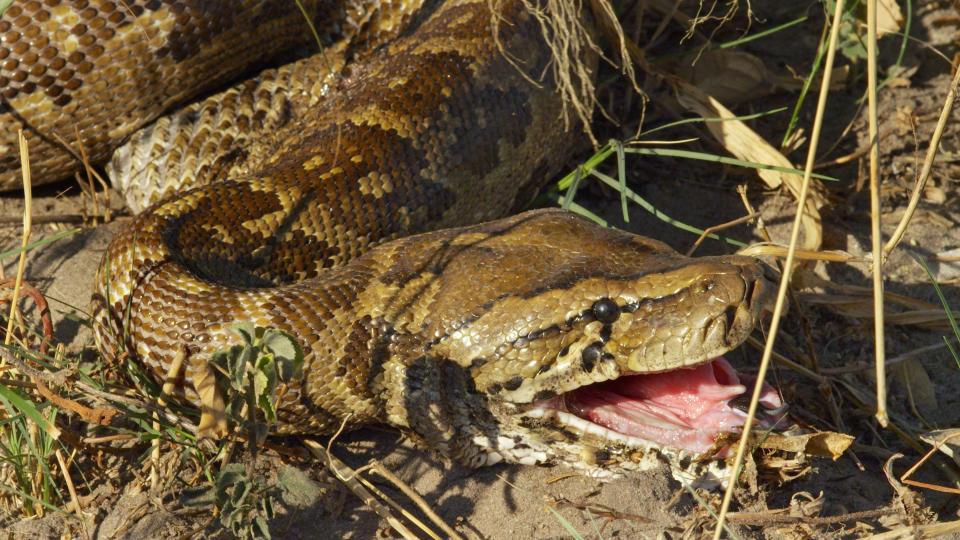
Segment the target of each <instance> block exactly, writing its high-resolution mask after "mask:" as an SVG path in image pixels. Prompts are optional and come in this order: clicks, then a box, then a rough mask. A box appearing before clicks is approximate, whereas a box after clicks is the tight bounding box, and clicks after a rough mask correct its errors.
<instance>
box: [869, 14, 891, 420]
mask: <svg viewBox="0 0 960 540" xmlns="http://www.w3.org/2000/svg"><path fill="white" fill-rule="evenodd" d="M867 117H868V119H869V133H870V236H871V239H872V244H873V246H872V249H871V252H872V253H873V339H874V350H875V352H874V356H875V358H874V361H875V362H876V365H877V370H876V377H877V412H876V418H877V422H879V423H880V425H881V426H883V427H887V423H888V422H889V418H888V416H887V375H886V373H887V371H886V364H885V362H884V358H885V357H886V347H885V344H884V339H883V337H884V331H883V237H882V236H881V233H880V170H879V169H880V141H879V140H878V138H877V137H878V135H879V130H878V129H877V124H878V123H879V120H878V118H877V3H876V2H875V1H873V2H867Z"/></svg>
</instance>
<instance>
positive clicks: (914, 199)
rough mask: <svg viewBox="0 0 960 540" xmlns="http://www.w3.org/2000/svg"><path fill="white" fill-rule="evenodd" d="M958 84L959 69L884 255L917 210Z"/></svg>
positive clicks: (951, 110)
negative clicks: (915, 180) (908, 200)
mask: <svg viewBox="0 0 960 540" xmlns="http://www.w3.org/2000/svg"><path fill="white" fill-rule="evenodd" d="M958 84H960V69H954V73H953V80H952V81H950V88H948V89H947V97H946V99H944V102H943V108H942V109H940V118H939V119H938V120H937V127H936V128H934V130H933V135H931V136H930V144H929V145H928V146H927V155H926V156H925V157H924V159H923V168H922V169H921V170H920V176H919V177H917V183H916V184H914V186H913V192H912V193H911V194H910V202H909V203H908V204H907V209H906V211H904V213H903V217H901V218H900V223H897V228H896V230H894V231H893V234H892V235H890V239H889V240H887V245H885V246H884V247H883V253H884V255H888V254H890V252H891V251H893V248H895V247H897V244H899V243H900V239H901V238H903V233H904V231H906V230H907V224H908V223H909V222H910V218H911V217H913V213H914V211H915V210H916V209H917V204H919V202H920V198H921V195H923V188H924V187H926V185H927V180H928V179H929V178H930V171H931V169H933V161H934V159H936V157H937V148H939V147H940V138H941V137H942V136H943V129H944V127H946V125H947V121H948V120H949V119H950V116H951V114H952V112H953V102H954V100H955V99H956V97H957V85H958Z"/></svg>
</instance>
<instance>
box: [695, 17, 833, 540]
mask: <svg viewBox="0 0 960 540" xmlns="http://www.w3.org/2000/svg"><path fill="white" fill-rule="evenodd" d="M843 4H844V2H843V0H837V2H836V4H835V5H834V15H833V26H832V27H831V28H830V43H829V45H828V47H827V58H826V62H825V63H824V72H823V80H822V81H820V96H819V97H818V100H817V112H816V116H815V117H814V120H813V128H812V129H811V131H810V148H809V149H808V151H807V161H806V165H805V166H804V170H803V183H802V184H801V187H800V194H799V197H798V200H797V212H796V214H795V215H794V219H793V227H792V229H791V230H790V248H789V250H788V251H787V259H786V261H785V262H784V271H783V275H782V276H781V279H780V286H779V288H778V290H777V301H776V305H775V306H774V308H773V316H772V318H771V321H770V330H769V337H768V338H767V343H766V345H765V347H764V349H763V357H762V359H761V360H760V369H759V370H758V371H757V380H756V383H755V384H754V386H753V395H752V396H751V397H750V407H749V409H748V411H747V417H746V418H745V419H744V424H743V433H750V428H751V426H752V425H753V419H754V416H755V415H756V412H757V404H758V403H759V401H760V393H761V391H762V390H763V381H764V380H765V378H766V375H767V368H768V367H769V365H770V357H771V356H772V355H773V345H774V343H775V342H776V337H777V330H778V329H779V327H780V317H781V315H782V314H783V306H784V302H785V301H786V298H787V288H788V287H789V285H790V275H791V274H792V273H793V266H794V264H793V263H794V254H795V252H796V249H797V242H798V240H799V237H800V229H801V226H802V218H803V209H804V208H805V206H806V201H807V194H808V192H809V190H810V179H811V174H812V172H813V164H814V161H815V159H816V154H817V146H818V143H819V140H820V129H821V127H822V125H823V115H824V109H826V104H827V94H828V93H829V91H830V75H831V74H832V72H833V61H834V58H835V56H836V50H837V38H838V35H839V33H840V32H839V30H840V16H841V15H842V14H843ZM748 442H749V437H741V438H740V444H738V445H737V455H736V457H735V458H734V460H733V465H732V466H731V467H730V470H731V471H739V470H740V467H741V466H742V465H743V457H744V454H745V452H746V449H747V445H748ZM734 474H736V473H734ZM736 484H737V477H736V476H734V477H733V478H731V479H730V481H729V482H728V484H727V489H726V491H725V492H724V494H723V503H722V504H721V506H720V514H719V515H718V516H717V526H716V528H715V529H714V531H713V539H714V540H718V539H719V538H720V535H721V534H722V533H723V525H724V520H725V519H726V516H727V511H728V510H729V508H730V501H731V500H732V499H733V490H734V488H735V487H736Z"/></svg>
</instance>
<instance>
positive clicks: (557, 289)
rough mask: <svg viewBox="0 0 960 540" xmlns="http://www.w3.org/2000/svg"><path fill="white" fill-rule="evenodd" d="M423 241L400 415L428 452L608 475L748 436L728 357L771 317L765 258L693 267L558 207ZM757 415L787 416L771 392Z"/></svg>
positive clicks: (696, 455) (725, 259)
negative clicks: (414, 343) (415, 341)
mask: <svg viewBox="0 0 960 540" xmlns="http://www.w3.org/2000/svg"><path fill="white" fill-rule="evenodd" d="M434 234H437V233H434ZM429 238H431V241H436V242H437V246H436V248H435V249H433V250H431V256H430V257H431V261H432V262H431V263H430V264H431V265H432V266H430V268H431V269H430V277H429V279H425V280H423V283H424V285H421V286H420V290H419V292H418V293H417V294H415V295H414V294H410V293H409V292H407V293H404V294H401V295H400V296H403V297H405V298H414V297H415V298H416V300H415V301H413V302H408V303H407V304H406V306H407V308H406V310H405V311H403V312H402V314H399V315H397V317H396V321H397V322H398V325H399V327H400V328H408V329H409V328H415V329H416V332H417V334H418V335H419V336H421V338H422V341H421V342H420V348H419V349H418V352H417V353H416V355H415V356H416V357H415V358H411V359H408V361H407V362H406V363H405V370H402V371H397V373H402V376H400V375H398V378H401V379H403V380H402V381H401V380H395V382H396V383H398V385H397V386H396V387H398V388H403V389H404V392H405V393H404V396H403V400H404V405H405V406H404V407H402V408H397V409H396V410H394V411H392V412H391V414H392V415H393V416H392V417H391V421H393V422H399V423H401V424H402V423H406V424H407V425H410V426H411V427H412V428H413V430H414V431H415V432H417V433H420V434H421V436H423V437H424V438H426V439H428V441H429V443H430V445H432V446H434V447H439V448H441V449H444V451H445V452H446V453H449V454H451V455H455V456H459V457H460V458H461V460H462V461H466V462H468V463H470V464H473V465H483V464H489V463H495V462H497V461H500V460H506V461H512V462H520V463H558V462H564V463H567V464H569V465H573V466H575V467H579V468H584V469H587V470H589V471H591V472H594V473H597V474H599V475H601V476H603V475H608V474H610V473H611V472H616V471H618V470H627V469H642V468H649V467H652V466H655V465H658V464H659V463H660V461H661V460H662V459H663V458H664V456H666V457H667V459H668V460H669V461H673V462H677V463H680V462H685V463H686V464H687V465H689V464H690V463H692V462H697V461H702V460H703V459H704V458H707V457H713V456H718V457H719V456H721V455H722V453H723V447H725V446H726V444H727V443H724V442H723V441H724V440H726V439H727V438H728V437H727V436H728V435H729V434H731V433H736V432H738V431H739V429H740V428H741V427H742V425H743V418H744V417H745V414H744V413H743V412H742V411H741V408H743V406H742V401H743V398H742V396H743V394H744V392H745V391H746V387H745V385H744V384H743V382H744V381H742V380H741V378H740V377H739V376H738V375H737V373H736V372H735V371H734V370H733V368H732V367H731V366H730V364H729V363H728V362H727V361H726V360H724V359H723V358H722V355H723V354H724V353H726V352H728V351H730V350H731V349H733V348H735V347H737V346H738V345H740V344H741V343H742V342H743V341H744V340H745V339H746V337H747V336H748V335H749V334H750V332H751V331H752V330H753V328H754V326H755V325H756V324H757V322H758V321H759V319H760V318H761V316H762V315H763V313H764V312H765V311H766V310H768V309H769V308H770V305H771V299H772V297H773V291H774V290H775V287H774V281H773V280H774V276H773V273H772V272H771V271H770V270H769V269H768V268H767V267H766V266H765V265H763V264H762V263H760V262H758V261H756V260H755V259H752V258H748V257H740V256H720V257H704V258H697V259H691V258H687V257H684V256H682V255H679V254H677V253H676V252H674V251H673V250H672V249H670V248H669V247H667V246H666V245H664V244H662V243H660V242H656V241H653V240H649V239H646V238H643V237H639V236H635V235H632V234H629V233H625V232H622V231H618V230H615V229H608V228H603V227H599V226H596V225H594V224H592V223H589V222H587V221H585V220H583V219H581V218H579V217H577V216H575V215H573V214H570V213H567V212H562V211H555V210H550V211H534V212H528V213H525V214H521V215H518V216H515V217H514V218H510V219H507V220H501V221H497V222H492V223H490V224H486V225H480V226H475V227H469V228H465V229H460V230H458V231H456V234H455V235H452V236H445V237H443V238H442V239H440V238H437V237H429ZM403 249H405V250H407V249H409V246H408V247H404V248H403ZM413 266H417V265H416V264H414V265H413ZM419 267H421V268H423V266H422V265H420V266H419ZM438 388H439V389H442V390H443V391H442V392H441V391H438ZM444 396H445V397H444ZM761 405H762V407H763V408H764V409H767V410H772V411H774V412H779V409H781V408H782V406H783V404H782V402H781V400H780V398H779V396H778V395H777V393H776V392H774V391H773V389H772V388H770V387H768V386H767V387H765V390H764V393H763V396H762V398H761ZM400 417H403V418H400ZM450 418H454V419H457V420H455V421H453V422H450V421H449V420H448V419H450ZM759 424H760V426H761V427H764V426H765V427H769V426H772V425H775V424H776V420H775V419H773V418H771V414H766V413H764V414H762V415H761V418H760V422H759ZM681 465H682V464H681Z"/></svg>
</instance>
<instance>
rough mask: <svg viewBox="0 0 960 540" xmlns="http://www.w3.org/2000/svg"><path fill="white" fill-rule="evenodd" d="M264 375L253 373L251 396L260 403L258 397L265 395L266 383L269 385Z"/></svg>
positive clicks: (258, 371) (262, 373)
mask: <svg viewBox="0 0 960 540" xmlns="http://www.w3.org/2000/svg"><path fill="white" fill-rule="evenodd" d="M269 382H270V381H269V379H268V378H267V375H266V373H264V372H262V371H260V370H257V371H254V372H253V396H254V399H256V400H257V401H260V397H261V396H264V395H266V389H267V383H269Z"/></svg>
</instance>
